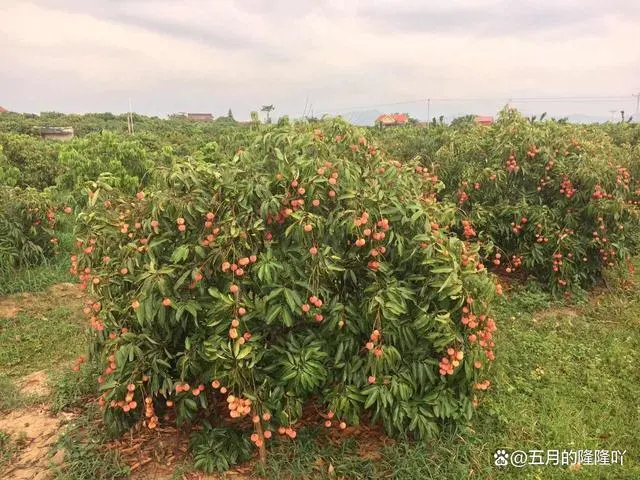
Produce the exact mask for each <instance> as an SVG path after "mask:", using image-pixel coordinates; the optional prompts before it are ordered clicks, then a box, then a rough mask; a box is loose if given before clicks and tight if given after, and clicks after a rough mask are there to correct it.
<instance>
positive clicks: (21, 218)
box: [0, 186, 59, 273]
mask: <svg viewBox="0 0 640 480" xmlns="http://www.w3.org/2000/svg"><path fill="white" fill-rule="evenodd" d="M55 225H56V206H55V203H54V202H53V200H52V198H51V195H50V194H49V192H39V191H37V190H35V189H32V188H27V189H21V188H18V187H15V188H10V187H2V186H0V272H3V273H6V272H8V271H12V270H15V269H16V268H23V267H29V266H33V265H37V264H39V263H42V262H43V261H44V260H45V259H46V258H50V257H52V256H54V255H56V254H58V242H59V240H58V238H57V237H56V236H55V231H54V228H55Z"/></svg>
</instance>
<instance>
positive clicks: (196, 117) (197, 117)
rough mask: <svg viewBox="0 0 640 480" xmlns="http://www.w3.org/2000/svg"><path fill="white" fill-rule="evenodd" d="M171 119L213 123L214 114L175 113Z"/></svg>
mask: <svg viewBox="0 0 640 480" xmlns="http://www.w3.org/2000/svg"><path fill="white" fill-rule="evenodd" d="M170 117H173V118H175V117H184V118H186V119H187V120H192V121H194V122H212V121H213V114H211V113H187V112H180V113H175V114H173V115H170Z"/></svg>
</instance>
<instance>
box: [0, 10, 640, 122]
mask: <svg viewBox="0 0 640 480" xmlns="http://www.w3.org/2000/svg"><path fill="white" fill-rule="evenodd" d="M514 4H521V5H522V8H523V10H522V11H523V12H533V13H532V22H534V23H535V22H538V23H539V24H536V25H527V28H526V29H525V30H526V31H525V30H523V31H522V32H521V29H520V27H519V26H518V25H520V24H519V23H518V22H523V21H524V22H525V23H526V19H527V16H526V15H524V17H523V16H522V15H520V16H518V15H519V13H522V12H520V11H519V10H518V9H517V8H516V7H514V6H513V5H514ZM582 4H583V6H584V5H585V4H584V3H582ZM501 5H502V2H500V1H499V0H482V1H481V2H480V1H474V2H471V1H470V0H455V1H449V2H445V3H439V4H437V5H436V4H428V5H426V6H425V5H423V3H422V2H417V0H416V1H403V2H396V1H392V0H385V1H384V2H376V3H371V2H364V1H362V0H358V1H356V2H349V3H346V2H339V1H337V0H330V1H326V2H319V3H317V4H306V3H305V2H295V3H294V2H293V0H291V1H280V2H262V1H256V0H254V1H252V2H232V1H230V0H217V1H216V2H201V1H196V0H184V1H182V2H168V1H157V0H153V1H144V2H143V1H129V2H106V1H101V0H87V1H86V2H77V1H72V2H69V4H68V6H65V3H64V2H61V1H57V2H47V1H44V2H41V3H38V4H34V3H24V2H20V3H18V2H14V3H11V4H7V5H4V6H2V7H0V16H1V17H2V22H0V42H1V43H0V45H2V46H0V52H1V53H2V62H1V63H0V91H1V92H5V93H6V94H7V95H8V96H9V97H10V98H9V100H10V101H7V100H5V99H4V98H3V99H0V102H5V103H7V106H9V107H10V108H13V109H17V110H35V111H39V110H41V109H42V110H43V109H56V110H61V111H67V110H70V109H75V110H85V111H86V110H92V109H102V110H111V109H113V110H118V108H117V107H116V106H114V105H111V103H110V102H113V101H114V98H117V95H121V94H124V92H126V93H127V94H128V95H130V96H133V97H134V98H135V99H137V100H136V104H137V105H139V108H145V109H146V110H145V111H147V112H149V113H162V114H164V113H167V112H170V111H172V110H175V109H183V108H184V109H187V108H196V107H197V106H201V108H198V109H200V110H201V109H205V110H215V111H217V110H220V109H222V110H223V111H226V108H228V107H229V106H231V107H232V108H234V111H237V110H242V113H240V112H239V113H238V114H237V115H238V116H239V117H247V116H248V111H249V110H250V109H253V108H257V107H258V106H259V105H260V104H261V103H267V102H268V103H275V104H276V106H277V107H278V111H279V112H280V113H293V114H297V113H300V110H302V105H303V103H304V99H305V97H306V95H307V94H310V95H311V101H312V102H314V104H315V107H316V110H322V109H329V108H334V107H339V106H349V105H360V104H362V105H367V104H371V105H374V104H376V103H388V102H396V101H402V100H406V99H413V98H426V97H432V98H433V97H496V96H498V97H505V98H507V97H508V96H519V95H524V94H527V95H543V96H549V95H601V94H629V95H630V94H631V93H632V92H633V91H634V90H637V89H638V87H640V85H638V84H637V78H640V53H639V52H638V50H637V48H636V47H635V45H634V43H633V42H632V41H631V39H632V38H633V36H634V35H635V34H634V32H636V31H637V29H638V27H640V22H639V20H638V18H640V16H639V15H637V10H634V11H633V12H634V14H633V15H627V16H624V15H621V13H620V12H621V11H622V10H621V5H622V6H624V3H620V2H615V1H613V2H609V10H608V9H607V5H604V4H600V3H598V4H595V3H588V8H583V9H582V10H576V12H577V13H576V17H575V18H566V19H565V18H564V17H563V15H565V12H566V11H567V10H569V11H570V10H571V8H574V7H575V8H578V7H577V6H578V5H580V3H576V1H575V0H574V1H573V2H572V3H565V4H563V6H562V8H563V9H562V10H554V8H556V7H554V5H555V3H552V2H551V1H550V0H545V1H544V2H540V3H537V4H536V7H535V8H536V9H537V10H535V11H534V10H532V8H533V7H532V6H531V5H530V4H528V3H524V2H522V3H520V2H510V3H509V5H510V7H509V8H510V10H509V11H507V12H506V13H505V17H504V18H506V19H509V18H514V20H513V22H514V25H515V27H514V28H508V25H505V27H504V29H499V30H495V31H494V30H490V31H487V28H488V27H487V25H491V24H489V23H487V22H489V20H490V19H488V18H487V17H488V16H489V13H491V12H494V11H496V9H500V8H502V6H501ZM527 5H528V6H527ZM485 10H486V12H487V15H482V12H483V11H485ZM630 11H631V10H630ZM363 12H366V14H365V13H363ZM390 12H400V14H402V15H405V16H400V17H397V18H396V17H394V18H395V20H394V21H393V22H392V21H391V20H392V19H391V15H392V13H390ZM478 12H480V14H478ZM387 15H388V16H389V18H388V20H389V22H388V23H389V28H383V27H385V25H386V24H385V18H386V16H387ZM406 15H408V17H407V16H406ZM411 16H413V17H414V18H411ZM456 16H457V17H459V18H458V19H457V20H455V18H456ZM516 17H517V18H516ZM407 18H409V20H410V21H409V20H407ZM433 19H441V20H443V21H444V20H446V21H450V22H451V24H452V25H453V24H454V23H456V22H457V23H459V25H458V26H460V25H461V26H463V27H465V28H462V29H461V28H451V29H447V25H446V24H439V25H430V24H429V22H430V21H432V22H433ZM401 21H406V22H407V26H406V28H403V26H402V24H398V23H397V22H401ZM500 21H501V22H502V20H500ZM391 25H393V26H392V27H391ZM516 27H517V28H516ZM491 28H493V27H491ZM34 72H37V74H38V75H40V76H41V77H42V78H43V80H46V82H47V83H48V84H49V85H51V87H50V88H49V89H34V88H33V86H34V84H35V81H34V80H33V78H32V77H33V75H34ZM20 76H24V77H25V78H26V77H29V78H30V80H28V81H25V82H23V83H22V84H21V82H18V81H17V80H16V78H17V77H20ZM2 78H5V79H4V80H3V79H2ZM7 79H9V80H7ZM11 79H13V80H11ZM5 82H6V83H5ZM64 84H66V85H67V86H68V85H72V86H73V88H72V89H69V88H65V87H63V85H64ZM52 91H55V92H57V95H56V96H55V98H51V95H50V94H51V92H52ZM118 98H119V97H118ZM629 98H630V101H631V100H632V98H631V97H629ZM83 102H84V103H83ZM181 105H184V107H181ZM45 106H46V107H45ZM468 108H470V109H471V108H473V106H472V105H471V104H470V106H469V107H468ZM580 108H582V109H583V110H584V109H585V108H590V109H591V110H592V111H596V110H597V111H600V110H601V109H602V108H603V107H602V106H601V105H596V104H594V105H592V106H588V105H586V106H580ZM568 113H573V112H568Z"/></svg>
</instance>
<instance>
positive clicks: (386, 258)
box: [72, 120, 498, 469]
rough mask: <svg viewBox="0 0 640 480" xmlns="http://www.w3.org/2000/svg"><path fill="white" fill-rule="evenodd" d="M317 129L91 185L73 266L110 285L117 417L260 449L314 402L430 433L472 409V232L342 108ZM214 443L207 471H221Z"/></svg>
mask: <svg viewBox="0 0 640 480" xmlns="http://www.w3.org/2000/svg"><path fill="white" fill-rule="evenodd" d="M317 126H319V127H321V129H320V128H315V129H314V128H313V127H310V126H308V125H305V124H294V125H284V126H281V127H277V128H272V129H268V130H265V131H262V132H257V133H256V138H255V139H254V140H253V142H252V143H251V144H250V145H249V146H248V147H247V148H246V149H244V150H239V151H238V152H237V154H236V155H235V156H233V157H231V156H229V157H228V158H225V159H222V160H218V161H217V162H216V163H215V164H212V163H208V162H205V161H201V160H197V159H188V160H185V161H182V162H175V163H174V164H173V165H172V166H170V167H163V168H158V169H157V170H156V171H155V172H154V178H153V179H152V180H151V181H150V183H149V186H148V187H147V188H146V189H145V191H140V192H138V194H137V195H135V196H131V195H130V194H127V193H122V192H120V191H119V190H117V189H115V188H112V187H111V186H110V185H109V182H108V178H106V177H104V178H101V179H100V180H98V181H97V182H94V183H90V184H89V185H88V188H89V190H90V192H91V194H90V198H89V200H88V206H87V209H86V211H85V212H83V213H81V214H80V215H79V218H78V227H77V232H76V234H77V247H78V252H77V253H76V254H75V255H74V256H73V257H72V264H73V266H72V271H73V273H75V274H77V275H78V276H79V277H80V279H81V281H82V284H83V286H84V288H89V289H90V290H91V293H92V295H94V296H95V298H96V299H97V302H96V304H95V305H94V308H93V309H92V311H91V312H90V319H89V322H90V324H91V325H92V327H93V330H94V333H93V343H92V345H91V352H92V354H93V356H94V357H95V358H97V359H98V360H99V361H100V362H102V363H103V367H104V372H103V374H102V375H101V376H100V378H99V379H98V381H99V382H100V384H101V387H100V388H101V390H102V396H101V400H100V401H101V403H102V405H103V407H104V409H105V419H106V421H107V423H108V424H109V425H111V426H117V427H121V428H125V427H128V426H131V425H133V424H135V423H136V422H141V423H144V425H146V426H147V427H149V428H155V427H156V426H157V425H158V424H159V423H160V422H163V421H173V420H174V419H175V421H176V422H177V423H178V424H180V425H193V424H198V423H205V424H206V425H207V426H208V427H207V428H209V429H210V431H211V432H214V433H212V435H214V436H215V439H219V438H220V435H221V433H220V432H221V430H220V429H219V428H222V426H224V425H227V426H228V425H233V426H234V428H236V429H240V430H242V429H246V430H247V436H250V438H251V441H252V442H253V443H254V444H255V445H256V446H257V447H259V449H260V451H261V452H262V453H263V454H264V448H265V442H267V441H268V440H269V439H270V438H272V436H273V435H274V434H275V432H278V433H280V434H285V435H288V436H289V437H290V438H295V436H296V425H297V423H298V422H299V421H300V419H301V418H302V417H303V408H304V407H305V406H306V405H311V404H314V405H316V407H317V409H318V411H319V412H321V413H320V414H319V417H318V421H319V422H320V423H321V424H324V425H325V426H327V427H334V428H338V429H344V428H347V426H348V425H354V424H358V423H359V422H360V421H363V420H364V421H367V422H381V423H382V425H384V428H385V429H386V430H387V431H388V432H389V433H390V434H413V435H415V436H416V437H425V436H431V435H434V434H436V433H437V432H438V429H439V427H440V426H441V425H442V424H444V423H465V422H467V421H468V420H469V419H470V418H471V416H472V414H473V410H474V406H476V405H477V402H478V401H479V398H480V392H481V391H482V390H486V389H487V388H488V387H489V381H488V379H487V368H488V365H489V363H490V362H491V361H492V360H493V358H494V343H493V339H492V333H493V331H494V330H495V328H496V327H495V322H494V320H493V318H492V317H491V312H490V307H491V301H492V298H493V296H494V294H495V293H496V290H497V289H498V288H497V287H496V284H495V280H494V279H493V278H492V277H491V276H490V275H489V274H488V273H487V272H486V270H485V268H484V266H483V265H482V264H481V263H480V262H479V260H478V252H477V245H474V244H471V243H469V242H468V240H469V239H470V238H472V237H473V235H475V232H473V228H472V226H471V225H470V224H468V228H467V229H466V230H465V232H464V234H463V235H461V236H460V237H458V236H457V235H456V234H454V233H452V232H451V231H450V226H452V225H454V224H456V218H455V215H456V209H455V205H451V204H443V203H438V202H437V201H436V200H435V199H434V197H435V193H436V190H437V189H438V188H441V187H442V185H441V184H440V183H439V182H438V181H437V180H436V179H434V178H433V177H432V176H429V175H423V174H416V166H417V165H415V164H406V165H403V164H400V163H398V162H395V161H389V160H387V159H385V158H383V156H382V155H381V154H380V153H379V150H378V148H377V147H376V146H374V145H372V144H371V143H370V142H369V140H368V139H367V138H366V136H364V135H363V134H362V131H361V130H359V129H356V128H354V127H352V126H349V125H348V124H346V123H344V122H342V121H338V120H334V121H325V122H322V123H320V124H318V125H317ZM212 426H215V427H212ZM199 435H200V436H201V435H202V434H199ZM198 438H200V437H198ZM213 438H214V437H210V438H209V443H206V442H205V443H202V442H199V445H200V448H198V451H202V452H210V451H212V450H215V448H214V445H217V443H216V442H217V440H215V441H214V439H213ZM245 438H246V437H245ZM203 441H204V440H203ZM238 448H239V449H240V446H239V447H238ZM203 455H204V457H203V459H201V460H202V462H200V463H201V466H203V468H205V469H213V468H214V467H213V466H212V465H221V464H222V465H225V462H222V463H216V462H213V463H208V461H207V460H206V458H208V457H206V454H204V453H203Z"/></svg>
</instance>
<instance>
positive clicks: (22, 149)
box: [0, 133, 60, 189]
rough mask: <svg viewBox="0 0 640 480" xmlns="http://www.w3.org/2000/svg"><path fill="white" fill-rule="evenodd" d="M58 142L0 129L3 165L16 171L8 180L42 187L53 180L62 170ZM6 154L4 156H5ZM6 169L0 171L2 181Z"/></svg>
mask: <svg viewBox="0 0 640 480" xmlns="http://www.w3.org/2000/svg"><path fill="white" fill-rule="evenodd" d="M58 148H59V143H57V142H50V141H46V140H42V139H41V138H38V137H32V136H29V135H22V134H16V133H6V134H5V133H0V149H1V150H2V152H3V153H0V167H2V170H5V165H6V169H7V170H8V171H9V172H11V171H13V173H12V174H11V175H10V177H13V181H12V182H5V184H7V185H10V186H13V185H18V186H20V187H23V188H26V187H32V188H37V189H43V188H46V187H49V186H51V185H53V184H54V181H55V177H56V175H57V174H58V173H59V171H60V166H59V164H58V161H57V155H58ZM2 157H4V158H2ZM4 176H5V174H4V173H0V184H2V183H3V182H2V177H4Z"/></svg>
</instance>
